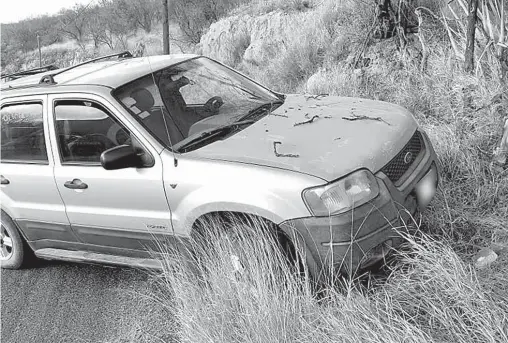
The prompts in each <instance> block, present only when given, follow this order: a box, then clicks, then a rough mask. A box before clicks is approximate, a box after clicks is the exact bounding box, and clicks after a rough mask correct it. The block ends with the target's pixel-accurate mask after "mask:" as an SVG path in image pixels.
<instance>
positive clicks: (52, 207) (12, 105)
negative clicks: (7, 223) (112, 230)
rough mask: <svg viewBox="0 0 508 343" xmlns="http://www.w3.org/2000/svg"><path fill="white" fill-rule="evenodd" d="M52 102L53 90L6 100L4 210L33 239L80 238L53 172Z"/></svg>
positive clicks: (48, 241)
mask: <svg viewBox="0 0 508 343" xmlns="http://www.w3.org/2000/svg"><path fill="white" fill-rule="evenodd" d="M46 102H47V96H45V95H39V96H26V97H21V98H19V97H16V98H10V99H9V98H7V99H4V100H2V102H1V104H0V106H1V109H0V115H1V124H2V125H1V131H2V132H1V168H0V174H1V181H2V182H1V189H0V191H1V204H2V210H3V211H5V212H6V213H7V214H9V216H10V217H11V218H12V219H13V220H15V221H16V222H17V224H18V226H19V227H20V229H21V230H22V233H23V235H24V236H25V237H26V238H27V240H28V241H31V242H36V243H42V244H43V245H51V241H60V242H62V241H63V242H77V241H78V239H77V237H76V235H74V234H73V232H72V231H71V228H70V225H69V221H68V219H67V216H66V214H65V207H64V203H63V201H62V198H61V197H60V194H59V193H58V189H57V186H56V183H55V179H54V176H53V168H54V161H53V156H52V154H51V149H50V147H51V144H50V140H49V137H48V136H49V135H48V132H49V131H48V123H47V111H46V109H45V108H46V107H45V105H46ZM34 244H35V243H34ZM38 247H42V246H38Z"/></svg>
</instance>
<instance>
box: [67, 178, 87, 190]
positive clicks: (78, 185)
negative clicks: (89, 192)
mask: <svg viewBox="0 0 508 343" xmlns="http://www.w3.org/2000/svg"><path fill="white" fill-rule="evenodd" d="M64 186H65V187H67V188H70V189H87V188H88V185H87V184H86V183H84V182H83V181H81V180H80V179H74V180H72V181H67V182H66V183H65V184H64Z"/></svg>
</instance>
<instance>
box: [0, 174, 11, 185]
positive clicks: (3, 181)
mask: <svg viewBox="0 0 508 343" xmlns="http://www.w3.org/2000/svg"><path fill="white" fill-rule="evenodd" d="M0 179H1V180H2V185H8V184H9V183H11V182H10V181H9V179H7V178H6V177H4V176H3V175H0Z"/></svg>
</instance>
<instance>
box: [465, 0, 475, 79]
mask: <svg viewBox="0 0 508 343" xmlns="http://www.w3.org/2000/svg"><path fill="white" fill-rule="evenodd" d="M477 13H478V0H469V14H468V18H467V33H466V53H465V55H464V57H465V61H464V71H466V72H467V73H472V72H473V71H474V48H475V37H476V20H477Z"/></svg>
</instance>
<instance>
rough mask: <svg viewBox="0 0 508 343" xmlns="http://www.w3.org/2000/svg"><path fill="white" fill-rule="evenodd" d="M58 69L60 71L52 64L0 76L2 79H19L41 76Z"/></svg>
mask: <svg viewBox="0 0 508 343" xmlns="http://www.w3.org/2000/svg"><path fill="white" fill-rule="evenodd" d="M56 69H58V67H56V66H54V65H52V64H50V65H46V66H43V67H38V68H32V69H28V70H22V71H19V72H16V73H12V74H2V75H0V78H1V79H19V78H21V77H23V76H28V75H34V74H39V73H43V72H45V71H50V70H56Z"/></svg>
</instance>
